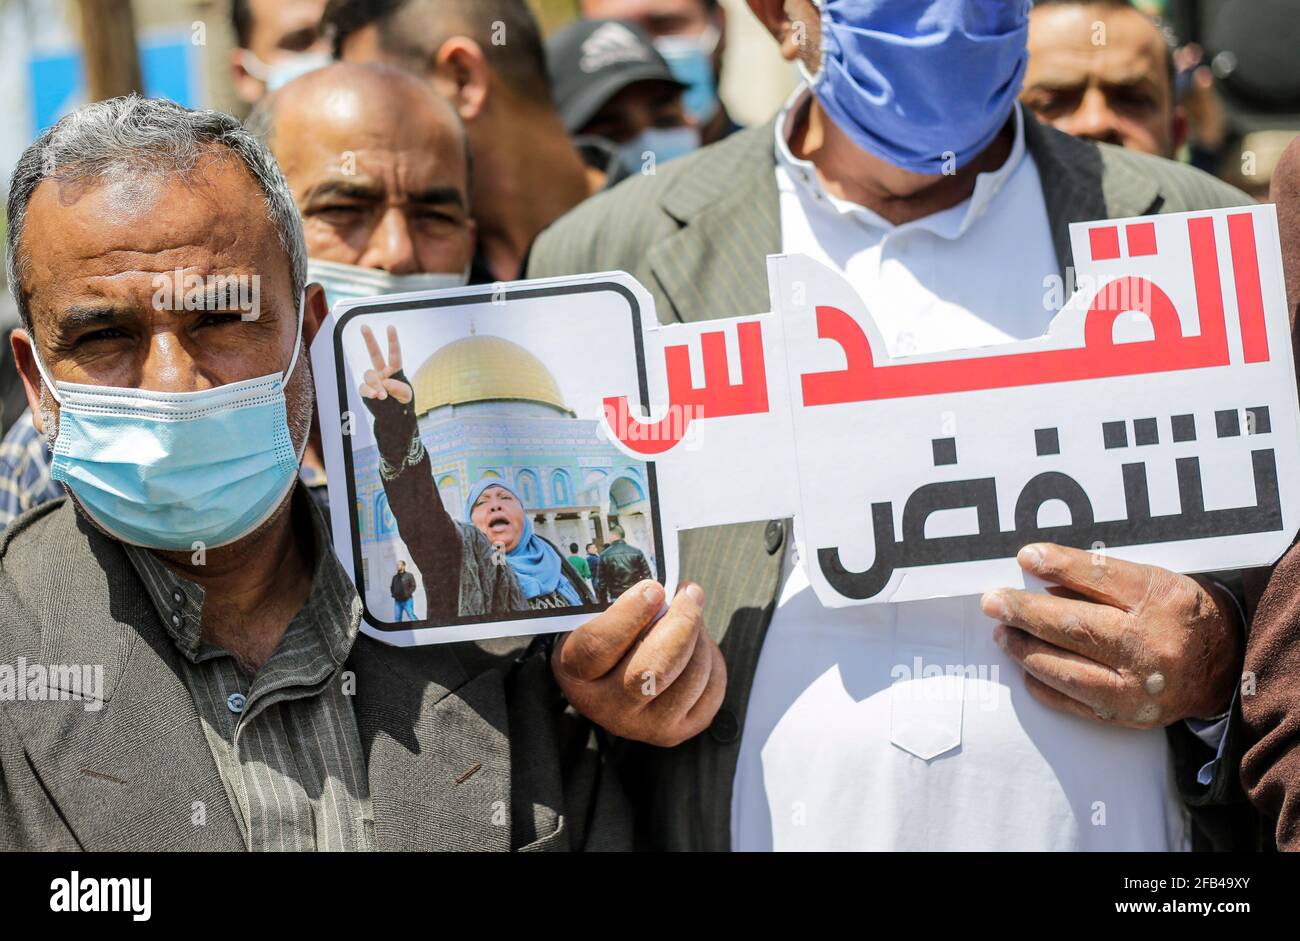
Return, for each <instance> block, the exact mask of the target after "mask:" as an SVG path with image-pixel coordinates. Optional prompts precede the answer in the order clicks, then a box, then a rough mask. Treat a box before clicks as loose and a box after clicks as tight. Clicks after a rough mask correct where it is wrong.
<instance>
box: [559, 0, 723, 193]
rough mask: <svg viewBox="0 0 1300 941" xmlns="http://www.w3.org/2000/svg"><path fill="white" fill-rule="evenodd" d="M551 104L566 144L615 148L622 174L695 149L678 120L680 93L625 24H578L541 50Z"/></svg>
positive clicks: (691, 130) (686, 125) (685, 124)
mask: <svg viewBox="0 0 1300 941" xmlns="http://www.w3.org/2000/svg"><path fill="white" fill-rule="evenodd" d="M546 59H547V63H548V69H549V71H550V76H551V91H552V92H553V93H554V95H555V105H556V107H557V108H559V109H560V116H561V117H563V118H564V126H565V128H567V129H568V131H569V133H570V134H572V135H573V138H574V143H576V144H578V145H579V146H583V145H584V143H585V142H588V141H590V140H591V139H592V138H595V139H597V140H604V141H608V142H609V143H611V144H613V145H614V146H616V147H617V148H618V154H619V160H620V161H621V163H622V165H623V167H624V168H625V169H626V170H627V171H629V172H645V171H646V170H648V169H649V168H650V167H653V166H654V165H656V164H660V163H666V162H668V161H669V160H672V159H673V158H675V157H680V156H683V155H684V154H688V153H690V152H691V151H693V150H695V149H696V148H698V147H699V146H700V132H699V130H697V129H696V128H695V126H694V125H693V124H692V123H691V121H690V119H689V118H687V116H686V110H685V108H684V107H683V106H682V92H683V91H684V90H685V89H686V86H685V85H683V84H682V83H681V82H679V81H677V80H676V79H675V78H673V73H672V72H671V71H670V70H669V68H668V63H666V62H665V61H664V59H663V56H661V55H660V54H659V53H658V52H656V51H655V47H654V46H653V45H652V44H651V42H650V38H649V37H648V36H646V35H645V34H644V33H643V32H642V31H641V29H640V27H638V26H636V25H635V24H632V23H620V22H618V21H617V20H579V21H578V22H576V23H574V24H572V25H570V26H568V27H567V28H565V29H562V30H560V31H559V32H558V33H556V34H555V35H554V36H552V37H551V38H550V39H549V40H548V41H547V43H546Z"/></svg>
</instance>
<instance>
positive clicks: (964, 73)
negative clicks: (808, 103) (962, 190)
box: [800, 0, 1030, 175]
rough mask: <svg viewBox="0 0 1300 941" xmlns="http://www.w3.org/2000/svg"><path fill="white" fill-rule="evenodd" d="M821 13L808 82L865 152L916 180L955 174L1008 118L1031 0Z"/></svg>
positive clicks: (823, 0)
mask: <svg viewBox="0 0 1300 941" xmlns="http://www.w3.org/2000/svg"><path fill="white" fill-rule="evenodd" d="M819 5H820V6H821V9H822V40H821V41H822V64H821V69H820V71H819V72H818V73H817V75H815V76H810V75H808V74H807V71H806V69H804V74H805V78H806V79H807V80H808V83H809V85H810V86H811V88H812V91H813V94H815V95H816V96H817V100H818V101H819V102H820V103H821V106H822V107H823V108H824V109H825V110H826V113H827V114H828V115H830V118H831V120H832V121H834V122H835V125H836V127H838V128H839V129H840V130H841V131H843V132H844V133H845V134H847V135H848V136H849V137H850V138H852V140H853V142H854V143H855V144H857V145H858V147H860V148H862V149H863V150H865V151H866V152H867V153H869V154H873V155H875V156H877V157H879V158H880V159H881V160H884V161H886V162H888V163H890V164H892V165H893V166H896V167H900V168H902V169H904V170H910V171H912V172H914V173H925V174H934V175H938V174H941V173H944V172H952V170H953V169H955V168H960V167H962V166H965V165H966V164H967V163H969V162H970V161H971V160H972V159H973V158H974V157H976V156H977V155H978V154H979V153H980V152H981V151H983V150H984V149H985V148H986V147H988V146H989V144H991V143H992V142H993V140H994V138H995V137H997V135H998V132H999V131H1000V130H1001V129H1002V127H1003V125H1005V124H1006V122H1007V119H1008V118H1009V117H1010V116H1011V109H1012V108H1013V107H1015V102H1016V96H1017V95H1018V94H1019V93H1020V86H1021V83H1022V81H1023V80H1024V76H1025V64H1026V62H1027V61H1028V57H1029V53H1028V48H1027V46H1026V42H1027V39H1028V35H1029V7H1030V2H1029V0H907V2H899V0H820V4H819ZM800 68H801V69H803V68H804V67H803V63H802V62H801V63H800Z"/></svg>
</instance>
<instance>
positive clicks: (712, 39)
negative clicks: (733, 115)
mask: <svg viewBox="0 0 1300 941" xmlns="http://www.w3.org/2000/svg"><path fill="white" fill-rule="evenodd" d="M721 35H722V34H721V33H719V32H718V28H717V27H716V26H713V25H711V24H710V26H709V28H708V29H706V30H705V31H704V32H703V33H701V34H700V35H699V36H661V37H660V38H659V39H656V40H655V49H657V50H658V51H659V54H660V55H661V56H663V57H664V61H665V62H667V63H668V69H669V71H671V72H672V73H673V78H675V79H677V81H679V82H681V83H682V84H683V85H685V86H687V88H686V91H685V93H684V94H683V95H682V105H683V106H684V107H685V108H686V113H687V114H688V115H690V117H691V118H692V120H694V121H695V123H696V124H707V123H708V121H709V119H710V118H712V117H713V115H714V113H715V112H716V111H717V110H718V88H717V81H716V80H715V78H714V75H713V53H714V51H715V50H716V49H717V48H718V40H719V39H720V38H721Z"/></svg>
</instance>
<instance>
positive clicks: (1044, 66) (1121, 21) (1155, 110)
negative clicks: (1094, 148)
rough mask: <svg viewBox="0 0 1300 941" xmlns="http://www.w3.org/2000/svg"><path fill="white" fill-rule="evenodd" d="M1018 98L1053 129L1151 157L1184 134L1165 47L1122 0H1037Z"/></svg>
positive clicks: (1163, 153) (1147, 20)
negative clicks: (1099, 40) (1026, 64)
mask: <svg viewBox="0 0 1300 941" xmlns="http://www.w3.org/2000/svg"><path fill="white" fill-rule="evenodd" d="M1098 37H1104V42H1098ZM1020 100H1021V102H1022V103H1023V104H1024V105H1025V107H1027V108H1029V110H1030V111H1032V112H1034V114H1035V115H1037V116H1038V119H1039V120H1041V121H1044V122H1046V123H1047V124H1050V125H1052V126H1053V127H1054V128H1056V129H1057V130H1058V131H1064V132H1065V133H1067V134H1072V135H1074V136H1075V137H1081V138H1084V139H1085V140H1095V141H1100V142H1102V143H1105V144H1116V145H1118V146H1120V147H1126V148H1128V149H1129V150H1138V151H1141V152H1143V153H1148V154H1155V155H1156V156H1159V157H1166V158H1170V159H1172V158H1173V156H1174V155H1175V154H1176V153H1177V152H1178V148H1179V147H1181V146H1182V145H1183V141H1184V140H1185V139H1186V137H1187V118H1186V115H1184V114H1183V109H1182V108H1181V107H1179V105H1178V101H1177V96H1176V93H1175V90H1174V57H1173V49H1172V48H1171V47H1170V45H1169V42H1168V40H1166V39H1165V36H1164V34H1163V33H1162V32H1161V31H1160V27H1159V26H1157V25H1156V23H1155V21H1154V20H1152V19H1151V17H1149V16H1147V15H1146V14H1145V13H1143V12H1142V11H1140V10H1138V9H1136V8H1134V7H1133V6H1132V4H1130V3H1129V0H1038V2H1037V3H1036V4H1035V5H1034V9H1033V11H1032V12H1031V13H1030V14H1029V65H1028V68H1027V70H1026V72H1025V87H1024V91H1023V92H1021V95H1020Z"/></svg>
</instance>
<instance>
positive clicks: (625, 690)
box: [358, 326, 727, 747]
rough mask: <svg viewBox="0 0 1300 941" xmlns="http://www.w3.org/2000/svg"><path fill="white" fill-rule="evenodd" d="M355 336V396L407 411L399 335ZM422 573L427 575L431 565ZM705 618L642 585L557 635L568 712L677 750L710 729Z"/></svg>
mask: <svg viewBox="0 0 1300 941" xmlns="http://www.w3.org/2000/svg"><path fill="white" fill-rule="evenodd" d="M361 337H362V339H363V340H364V342H365V345H366V352H367V354H368V357H369V362H370V368H369V369H367V370H366V372H365V373H364V374H363V376H362V382H361V384H360V386H359V388H358V392H359V393H360V395H361V396H362V398H364V399H366V400H367V403H368V404H369V403H371V402H376V403H377V402H383V401H385V400H387V399H389V398H391V399H392V400H393V401H394V402H396V403H397V404H399V405H401V406H407V405H409V404H410V403H411V402H412V401H413V400H414V398H415V391H414V390H413V389H412V387H411V384H410V382H408V381H407V379H406V376H405V373H404V372H403V371H402V346H401V341H400V340H399V338H398V335H397V329H396V328H395V327H392V326H390V327H389V328H388V331H387V339H388V353H387V357H386V358H385V355H384V352H383V351H382V350H381V349H380V346H379V342H378V341H377V340H376V338H375V335H374V331H373V330H371V329H370V328H369V327H366V326H363V327H362V328H361ZM374 410H375V411H376V413H377V414H379V413H380V411H379V409H377V408H376V409H374ZM424 499H426V500H428V497H427V496H425V498H424ZM435 499H436V498H435ZM393 505H394V506H396V505H397V502H396V500H394V501H393ZM398 512H399V514H400V510H399V511H398ZM432 515H434V514H430V513H427V512H425V513H423V514H421V518H422V519H427V518H428V517H430V516H432ZM399 522H400V516H399ZM411 541H412V542H414V539H412V540H411ZM494 544H495V545H496V547H497V549H498V550H502V549H504V548H506V547H504V546H502V545H500V544H499V543H494ZM453 557H454V554H453ZM498 558H500V556H498ZM417 564H418V558H417ZM422 568H424V570H425V571H426V572H429V571H433V570H435V569H434V565H433V564H432V563H431V562H426V563H425V566H423V567H422ZM437 568H438V569H445V568H447V566H446V564H445V563H444V564H443V565H440V566H438V567H437ZM426 579H427V580H429V581H432V580H430V579H428V576H427V575H426ZM448 590H449V591H450V590H451V589H450V588H449V589H448ZM703 613H704V592H703V590H702V589H701V588H700V586H698V585H694V584H688V585H685V586H683V587H682V589H681V590H680V591H679V592H678V593H677V596H676V598H674V599H673V602H672V604H671V605H670V606H669V607H668V609H667V612H666V613H664V588H663V586H662V585H660V584H659V583H658V582H653V581H644V582H641V583H640V584H638V585H635V586H634V587H633V588H632V589H631V590H630V591H627V592H625V593H624V594H623V596H622V597H621V598H619V599H618V601H616V602H615V603H614V604H613V605H611V606H610V608H609V609H608V610H606V611H605V612H604V613H602V614H600V615H598V616H596V617H595V618H593V619H592V620H591V621H589V622H587V623H586V624H583V625H582V626H580V627H579V628H577V629H576V630H574V631H573V632H571V633H568V634H562V635H560V637H559V638H558V639H557V641H556V643H555V646H554V648H553V652H552V657H551V665H552V670H553V672H554V674H555V678H556V681H557V682H558V683H559V685H560V688H561V690H562V691H563V692H564V694H565V696H566V697H567V698H568V700H569V702H570V703H572V704H573V706H574V707H575V708H577V709H578V710H579V711H580V712H581V713H582V714H583V715H585V716H586V717H587V718H589V719H591V720H592V721H593V722H596V723H597V724H598V725H600V726H602V727H603V728H605V729H606V730H608V731H609V732H612V733H614V734H616V735H619V736H622V737H624V738H628V739H632V740H635V741H642V742H647V743H649V744H651V745H659V746H664V747H669V746H672V745H677V744H679V743H680V742H683V741H685V740H686V739H688V738H691V737H692V736H694V735H697V734H699V733H700V732H702V731H703V730H704V729H705V728H707V727H708V725H709V722H710V721H711V720H712V719H713V716H714V715H715V714H716V713H717V711H718V707H719V706H720V705H721V703H722V697H723V694H724V693H725V692H726V683H727V680H726V677H727V670H726V665H725V664H724V663H723V660H722V653H721V651H720V650H719V649H718V645H717V644H716V643H714V641H713V639H712V638H711V637H709V635H708V633H707V632H706V631H705V630H704V624H703ZM661 614H662V617H661V616H660V615H661Z"/></svg>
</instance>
